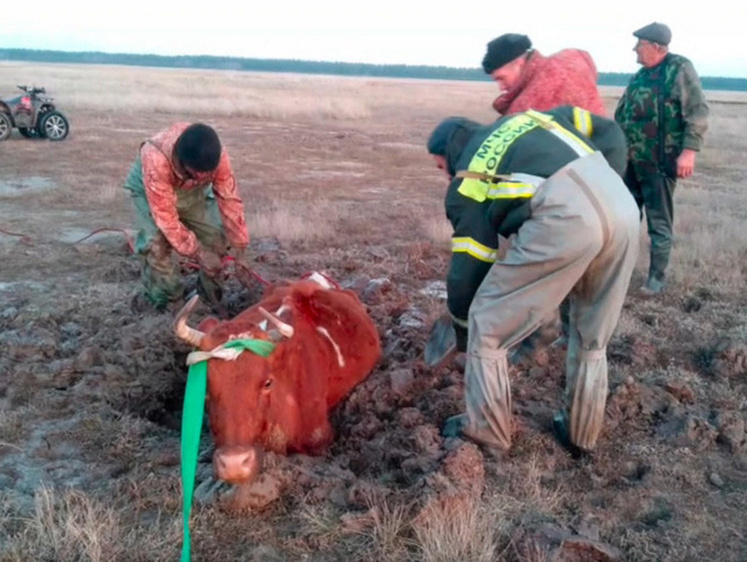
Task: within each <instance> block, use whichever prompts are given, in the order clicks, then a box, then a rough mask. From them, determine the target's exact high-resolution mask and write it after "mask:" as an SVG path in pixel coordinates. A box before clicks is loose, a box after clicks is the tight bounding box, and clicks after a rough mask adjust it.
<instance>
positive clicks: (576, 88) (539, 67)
mask: <svg viewBox="0 0 747 562" xmlns="http://www.w3.org/2000/svg"><path fill="white" fill-rule="evenodd" d="M560 105H573V106H576V107H581V108H583V109H585V110H587V111H590V112H591V113H594V114H596V115H602V116H606V115H607V111H606V110H605V108H604V104H603V103H602V99H601V98H600V97H599V90H598V89H597V68H596V65H595V64H594V60H593V59H592V58H591V55H590V54H589V53H587V52H586V51H581V50H579V49H564V50H562V51H559V52H557V53H555V54H554V55H550V56H549V57H545V56H543V55H542V54H541V53H540V52H539V51H533V52H532V54H531V56H530V57H529V60H528V61H527V65H526V67H525V69H524V73H523V75H522V78H521V81H520V82H519V83H518V84H517V85H516V87H514V88H513V89H512V90H509V91H507V92H505V93H503V94H502V95H500V96H498V97H497V98H496V99H495V101H494V102H493V108H494V109H495V110H496V111H497V112H498V113H500V114H502V115H509V114H511V113H518V112H520V111H526V110H528V109H535V110H537V111H547V110H548V109H552V108H554V107H558V106H560Z"/></svg>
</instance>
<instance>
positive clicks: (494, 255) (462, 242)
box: [451, 236, 498, 263]
mask: <svg viewBox="0 0 747 562" xmlns="http://www.w3.org/2000/svg"><path fill="white" fill-rule="evenodd" d="M451 251H452V252H454V253H457V252H464V253H467V254H469V255H470V256H472V257H473V258H475V259H478V260H480V261H484V262H488V263H493V262H494V261H495V260H497V259H498V250H497V249H493V248H490V247H488V246H486V245H485V244H480V243H479V242H478V241H477V240H475V239H474V238H470V237H469V236H455V237H454V238H452V239H451Z"/></svg>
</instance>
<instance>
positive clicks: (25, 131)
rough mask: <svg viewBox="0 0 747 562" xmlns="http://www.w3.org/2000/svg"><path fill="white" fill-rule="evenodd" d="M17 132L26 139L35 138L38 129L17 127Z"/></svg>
mask: <svg viewBox="0 0 747 562" xmlns="http://www.w3.org/2000/svg"><path fill="white" fill-rule="evenodd" d="M18 132H19V133H21V135H23V136H24V137H26V138H27V139H35V138H38V137H39V131H37V130H36V127H18Z"/></svg>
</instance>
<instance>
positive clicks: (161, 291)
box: [124, 157, 228, 308]
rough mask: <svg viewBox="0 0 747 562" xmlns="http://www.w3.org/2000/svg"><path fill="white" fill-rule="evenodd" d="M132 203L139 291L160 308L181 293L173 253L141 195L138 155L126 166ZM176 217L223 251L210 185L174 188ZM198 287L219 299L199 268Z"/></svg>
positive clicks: (224, 243) (212, 281)
mask: <svg viewBox="0 0 747 562" xmlns="http://www.w3.org/2000/svg"><path fill="white" fill-rule="evenodd" d="M124 187H125V189H128V190H129V191H130V192H131V193H132V203H133V205H134V206H135V215H136V225H137V230H138V232H137V238H136V239H135V253H136V254H137V256H138V258H139V259H140V262H141V264H142V276H141V278H142V282H143V293H144V294H145V296H146V297H147V298H148V300H150V301H151V302H152V303H153V304H154V305H155V306H156V307H159V308H163V307H165V306H166V305H167V304H168V303H169V302H170V301H175V300H178V299H180V298H181V297H182V296H183V293H184V286H183V284H182V280H181V275H180V272H179V266H178V262H177V256H175V255H174V254H175V252H174V251H173V248H172V246H171V244H170V243H169V241H168V240H167V239H166V237H165V236H164V235H163V233H162V232H161V231H160V230H159V229H158V227H157V226H156V223H155V221H154V220H153V215H152V214H151V212H150V206H149V204H148V200H147V198H146V196H145V188H144V186H143V182H142V170H141V165H140V157H138V158H137V160H136V161H135V163H134V164H133V167H132V169H131V170H130V175H129V176H128V178H127V180H126V182H125V185H124ZM176 195H177V213H178V215H179V220H180V221H181V222H182V224H184V226H186V227H187V228H188V229H189V230H191V231H192V232H194V234H195V236H197V240H199V242H200V244H201V245H202V246H203V247H205V248H208V249H211V250H212V251H213V252H215V253H216V254H218V255H219V256H221V257H222V256H225V255H226V253H227V248H228V242H227V240H226V237H225V234H224V231H223V224H222V222H221V219H220V212H219V211H218V205H217V203H216V201H215V196H214V195H213V191H212V188H211V187H207V188H206V189H204V190H189V191H187V190H177V191H176ZM199 283H200V288H201V290H202V292H203V294H204V296H205V298H207V299H208V300H219V299H220V297H219V294H220V285H219V283H218V281H217V280H215V279H211V278H209V277H208V276H207V275H205V273H204V272H203V271H202V270H200V273H199Z"/></svg>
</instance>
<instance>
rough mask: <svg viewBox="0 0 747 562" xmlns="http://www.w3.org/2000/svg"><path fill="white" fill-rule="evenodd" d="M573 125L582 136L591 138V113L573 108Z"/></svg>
mask: <svg viewBox="0 0 747 562" xmlns="http://www.w3.org/2000/svg"><path fill="white" fill-rule="evenodd" d="M573 124H574V126H575V127H576V128H577V129H578V130H579V131H580V132H581V133H582V134H584V135H585V136H587V137H589V138H591V135H592V133H593V132H594V125H592V122H591V112H589V111H586V110H585V109H581V108H580V107H574V108H573Z"/></svg>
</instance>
